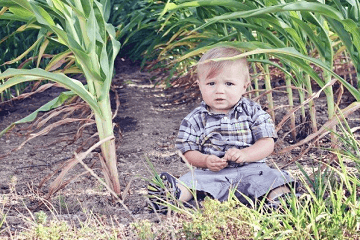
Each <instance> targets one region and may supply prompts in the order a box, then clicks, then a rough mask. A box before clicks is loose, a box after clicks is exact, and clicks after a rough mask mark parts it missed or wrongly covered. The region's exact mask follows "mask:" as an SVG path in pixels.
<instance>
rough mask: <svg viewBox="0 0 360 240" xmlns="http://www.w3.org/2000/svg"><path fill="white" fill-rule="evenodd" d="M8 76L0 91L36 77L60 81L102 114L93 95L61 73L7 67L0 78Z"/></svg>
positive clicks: (78, 82) (36, 78) (80, 84)
mask: <svg viewBox="0 0 360 240" xmlns="http://www.w3.org/2000/svg"><path fill="white" fill-rule="evenodd" d="M5 78H9V79H8V80H7V81H6V82H5V83H4V84H2V85H0V92H2V91H4V90H5V89H7V88H9V87H11V86H14V85H16V84H18V83H21V82H28V81H34V80H38V79H47V80H50V81H53V82H57V83H61V84H62V85H63V86H65V87H66V88H67V89H70V90H71V91H73V92H74V93H75V94H77V95H78V96H79V97H81V98H82V99H83V100H84V101H85V102H87V103H88V104H89V105H90V107H91V109H92V110H93V111H94V112H95V114H98V115H99V116H102V111H101V109H100V108H99V105H98V103H97V101H96V100H95V98H94V96H92V95H91V94H90V93H89V92H88V91H87V90H86V89H85V87H84V85H83V84H82V83H81V82H80V81H78V80H76V79H72V78H69V77H67V76H66V75H65V74H62V73H51V72H47V71H45V70H43V69H39V68H35V69H12V68H10V69H7V70H6V71H5V72H3V73H1V74H0V79H5Z"/></svg>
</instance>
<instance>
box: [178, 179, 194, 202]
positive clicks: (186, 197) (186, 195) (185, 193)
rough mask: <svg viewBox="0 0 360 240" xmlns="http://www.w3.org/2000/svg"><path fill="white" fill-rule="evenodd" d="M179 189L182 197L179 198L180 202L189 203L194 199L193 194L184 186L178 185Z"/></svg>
mask: <svg viewBox="0 0 360 240" xmlns="http://www.w3.org/2000/svg"><path fill="white" fill-rule="evenodd" d="M177 185H178V188H179V189H180V191H181V192H180V197H179V201H181V202H188V201H190V200H191V199H192V198H193V195H192V194H191V192H190V191H189V190H188V189H187V188H186V187H185V186H183V185H182V184H180V183H178V184H177Z"/></svg>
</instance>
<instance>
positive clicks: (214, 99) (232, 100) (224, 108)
mask: <svg viewBox="0 0 360 240" xmlns="http://www.w3.org/2000/svg"><path fill="white" fill-rule="evenodd" d="M247 77H248V70H247V68H243V67H241V66H239V64H228V65H226V66H224V67H222V68H221V69H218V70H217V72H216V74H215V75H214V76H211V77H208V78H206V76H202V74H199V81H198V83H199V87H200V91H201V95H202V98H203V100H204V102H205V103H206V104H207V105H208V106H209V107H210V111H211V112H215V113H228V112H229V110H230V109H232V107H233V106H234V105H235V104H236V103H237V102H238V101H239V100H240V99H241V97H242V95H243V94H244V93H245V92H246V88H247V87H248V86H249V84H250V82H249V81H247V79H248V78H247Z"/></svg>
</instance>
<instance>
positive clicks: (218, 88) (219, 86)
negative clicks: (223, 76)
mask: <svg viewBox="0 0 360 240" xmlns="http://www.w3.org/2000/svg"><path fill="white" fill-rule="evenodd" d="M224 90H225V88H224V86H223V85H222V84H218V85H217V86H216V93H224Z"/></svg>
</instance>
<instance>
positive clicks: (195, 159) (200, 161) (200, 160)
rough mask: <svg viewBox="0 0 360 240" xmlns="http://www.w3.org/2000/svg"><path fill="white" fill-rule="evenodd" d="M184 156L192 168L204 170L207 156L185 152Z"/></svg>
mask: <svg viewBox="0 0 360 240" xmlns="http://www.w3.org/2000/svg"><path fill="white" fill-rule="evenodd" d="M184 156H185V158H186V160H188V162H189V163H190V164H191V165H193V166H194V167H199V168H206V167H207V166H206V157H207V156H208V155H206V154H203V153H201V152H199V151H187V152H185V153H184Z"/></svg>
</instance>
